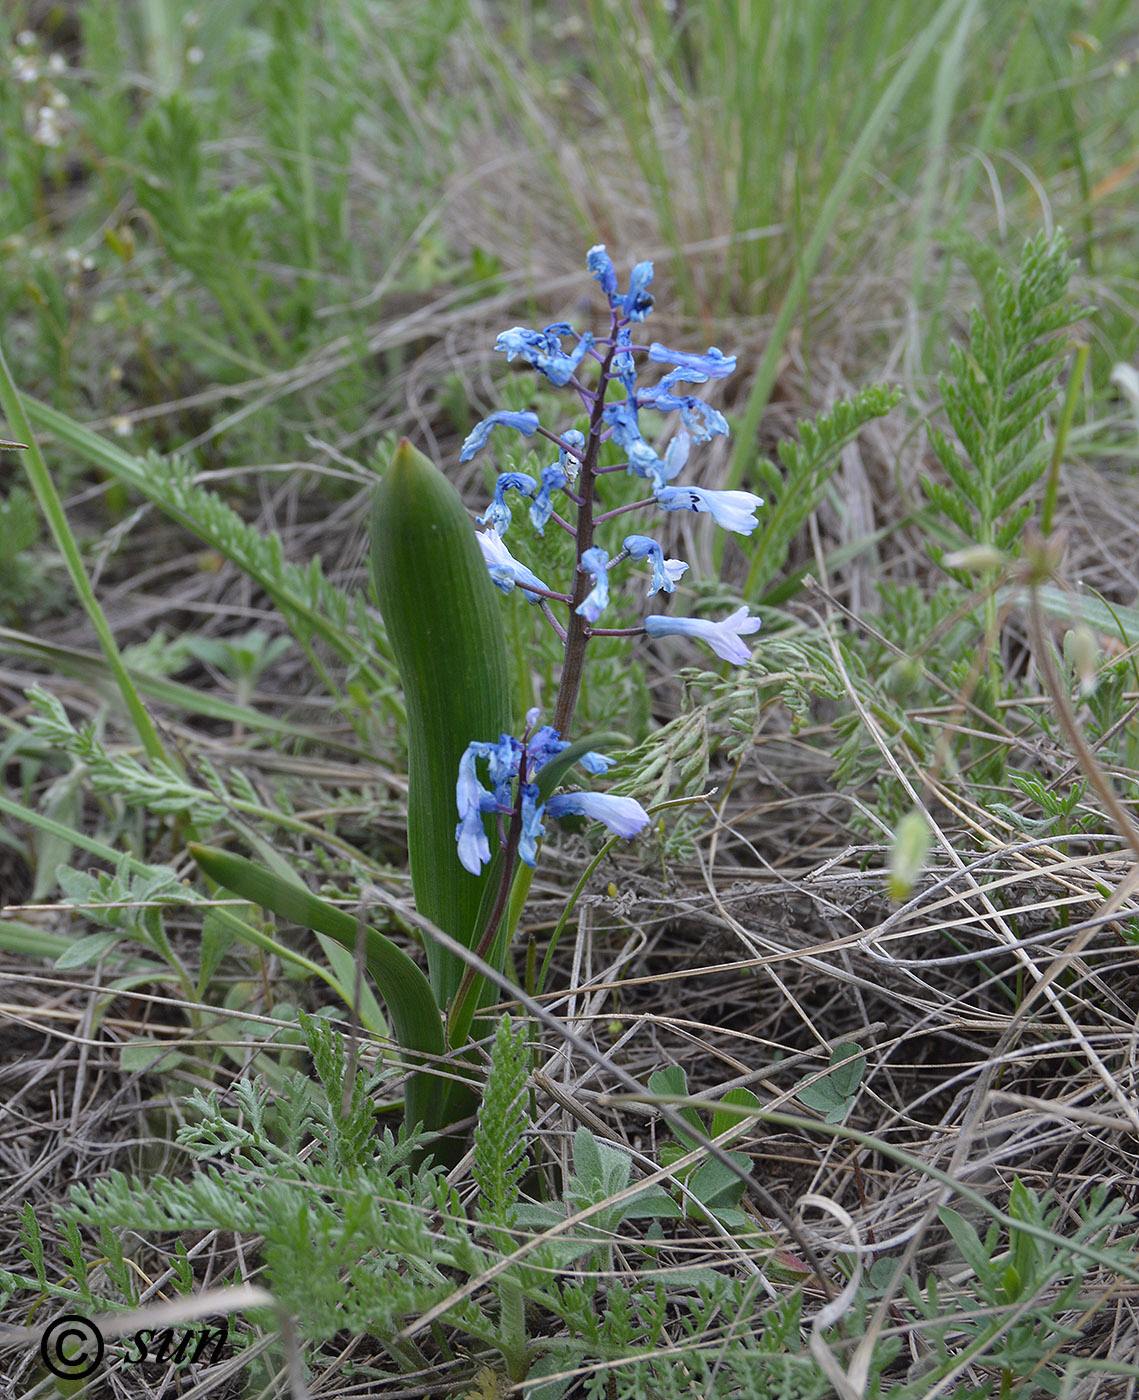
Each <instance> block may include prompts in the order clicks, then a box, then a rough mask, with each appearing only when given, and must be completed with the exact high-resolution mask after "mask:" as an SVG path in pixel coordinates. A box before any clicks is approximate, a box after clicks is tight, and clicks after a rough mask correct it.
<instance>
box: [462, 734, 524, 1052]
mask: <svg viewBox="0 0 1139 1400" xmlns="http://www.w3.org/2000/svg"><path fill="white" fill-rule="evenodd" d="M523 761H525V756H523ZM521 835H522V782H521V779H519V783H518V796H517V799H516V801H515V804H514V811H513V812H512V813H511V814H510V829H509V830H508V831H507V833H506V846H505V859H504V860H503V864H502V879H501V880H500V881H499V885H498V894H497V895H496V896H495V899H494V908H493V909H492V910H491V911H490V918H489V919H488V920H487V924H486V928H484V929H483V931H482V936H481V937H480V938H479V941H478V943H477V944H476V945H475V953H476V954H477V956H478V957H480V958H483V959H485V958H486V956H487V955H488V953H489V952H490V950H491V945H492V944H493V943H494V935H495V934H496V933H497V932H498V926H499V924H500V923H501V922H502V916H503V914H505V912H506V901H507V899H509V897H510V885H511V882H512V881H513V879H514V866H515V864H516V863H517V859H518V841H519V838H520V837H521ZM476 976H477V974H476V972H475V970H474V968H473V967H470V966H469V965H468V966H467V967H466V968H465V969H464V971H463V978H462V981H461V982H460V983H459V986H458V990H457V991H456V992H455V996H454V999H453V1000H452V1002H451V1009H450V1011H449V1012H448V1013H447V1024H448V1027H450V1026H452V1025H454V1023H455V1018H456V1016H457V1015H458V1013H459V1011H460V1009H461V1008H462V1005H463V1003H464V1002H465V1001H466V999H467V996H468V995H469V993H470V990H471V984H472V983H473V982H474V980H475V977H476Z"/></svg>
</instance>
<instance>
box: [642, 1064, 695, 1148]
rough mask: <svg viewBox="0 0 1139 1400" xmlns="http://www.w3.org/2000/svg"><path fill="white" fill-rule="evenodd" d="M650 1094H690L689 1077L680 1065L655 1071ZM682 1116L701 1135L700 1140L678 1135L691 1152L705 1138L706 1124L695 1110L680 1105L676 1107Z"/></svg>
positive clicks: (668, 1066) (650, 1084)
mask: <svg viewBox="0 0 1139 1400" xmlns="http://www.w3.org/2000/svg"><path fill="white" fill-rule="evenodd" d="M649 1093H650V1094H661V1095H664V1094H670V1095H681V1094H687V1093H688V1076H687V1075H686V1074H685V1072H684V1070H683V1068H682V1067H681V1066H680V1065H666V1066H665V1068H664V1069H658V1070H654V1071H653V1073H652V1074H650V1075H649ZM674 1107H675V1108H676V1111H677V1112H678V1113H679V1114H680V1116H681V1118H683V1119H684V1121H685V1122H686V1123H688V1124H689V1125H690V1126H691V1127H693V1128H695V1129H696V1131H697V1132H698V1133H699V1134H700V1137H699V1138H692V1137H688V1136H687V1135H686V1134H684V1133H677V1137H679V1138H681V1139H682V1140H683V1142H684V1143H685V1145H686V1150H687V1151H691V1150H692V1149H693V1148H694V1147H699V1146H700V1145H701V1142H702V1140H703V1137H704V1124H703V1123H702V1122H701V1121H700V1115H699V1114H698V1113H697V1112H696V1110H695V1109H694V1108H683V1107H681V1106H680V1105H679V1104H677V1105H674Z"/></svg>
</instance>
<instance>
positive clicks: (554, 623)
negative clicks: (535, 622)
mask: <svg viewBox="0 0 1139 1400" xmlns="http://www.w3.org/2000/svg"><path fill="white" fill-rule="evenodd" d="M565 601H567V602H568V601H569V600H568V599H566V600H565ZM538 606H539V607H540V608H541V609H542V612H543V613H544V614H545V617H546V621H547V622H548V623H549V624H550V626H551V627H552V628H553V629H554V631H555V632H556V633H557V634H558V636H559V637H560V638H561V639H562V642H563V644H564V643H565V640H566V629H565V628H564V627H563V626H562V624H561V623H560V622H559V621H558V619H557V618H556V617H555V616H554V614H553V612H552V611H551V610H550V605H549V603H546V602H542V603H539V604H538Z"/></svg>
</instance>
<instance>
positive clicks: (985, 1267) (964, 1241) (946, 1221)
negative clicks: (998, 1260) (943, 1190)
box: [937, 1206, 993, 1282]
mask: <svg viewBox="0 0 1139 1400" xmlns="http://www.w3.org/2000/svg"><path fill="white" fill-rule="evenodd" d="M937 1214H938V1217H939V1218H940V1220H941V1223H942V1224H943V1225H944V1226H945V1228H946V1229H947V1230H948V1231H949V1233H950V1234H951V1235H952V1236H953V1243H954V1244H955V1245H956V1246H957V1248H958V1249H959V1250H960V1251H961V1257H962V1258H963V1259H964V1260H965V1262H966V1264H968V1265H969V1267H970V1268H971V1269H972V1270H973V1272H974V1273H975V1274H976V1275H977V1278H978V1279H979V1280H980V1281H981V1282H985V1281H986V1280H988V1279H990V1278H991V1276H992V1274H993V1262H992V1259H991V1258H990V1257H989V1253H988V1251H987V1250H986V1248H985V1246H984V1245H983V1244H982V1243H981V1237H980V1235H978V1234H977V1232H976V1230H974V1228H973V1227H972V1225H970V1224H969V1222H968V1221H967V1220H966V1219H965V1217H964V1216H963V1215H961V1214H960V1213H959V1212H958V1211H955V1210H953V1209H951V1208H950V1207H949V1206H940V1207H939V1208H938V1212H937Z"/></svg>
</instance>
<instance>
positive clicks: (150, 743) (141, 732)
mask: <svg viewBox="0 0 1139 1400" xmlns="http://www.w3.org/2000/svg"><path fill="white" fill-rule="evenodd" d="M0 404H2V405H3V408H4V413H5V415H6V416H7V419H8V422H9V423H10V424H11V426H12V429H13V431H14V432H15V433H16V434H17V435H18V436H19V437H20V439H21V441H25V442H26V443H27V445H28V446H27V452H26V453H24V454H22V455H23V460H24V466H25V467H26V468H27V473H28V480H29V481H30V482H31V486H32V491H33V492H34V494H35V497H36V500H37V502H38V503H39V507H40V510H41V511H42V512H43V515H44V519H45V520H46V521H47V524H48V529H49V530H50V531H51V533H52V538H53V539H54V540H55V543H56V546H57V548H58V549H59V552H60V554H61V555H62V556H63V562H64V564H65V566H66V568H67V572H68V574H69V575H70V577H71V585H72V587H73V588H74V589H75V592H76V595H77V597H78V598H79V601H80V603H81V604H82V606H83V611H84V612H85V613H86V614H87V617H88V619H89V620H90V622H91V626H92V627H93V628H94V629H95V635H96V636H97V637H98V639H99V645H100V646H101V647H102V648H103V654H104V656H106V658H107V666H108V667H109V669H110V672H111V675H112V676H113V677H114V680H115V684H116V686H117V687H118V690H119V694H120V695H121V696H122V698H123V702H124V703H125V705H126V707H127V712H128V713H129V715H130V717H131V723H132V724H133V725H134V728H135V733H136V734H137V735H138V737H139V740H140V742H141V743H142V746H143V748H144V749H145V750H146V753H147V757H148V758H150V759H152V760H158V761H159V762H163V763H167V764H169V765H170V767H172V768H174V769H175V771H177V769H178V766H179V765H178V764H177V762H176V761H175V760H173V759H172V758H171V757H170V756H169V755H168V754H167V753H166V750H165V748H164V747H163V744H162V740H161V739H160V738H159V737H158V731H157V730H156V729H155V727H154V724H153V722H152V721H151V718H150V716H149V715H148V714H147V712H146V707H145V705H143V703H142V700H141V698H140V697H139V693H138V691H137V690H136V688H135V685H134V682H133V681H132V680H131V678H130V676H129V674H128V673H127V668H126V667H125V666H124V665H123V658H122V655H121V653H120V652H119V647H118V643H117V642H116V641H115V634H114V633H113V632H112V631H111V626H110V623H109V622H108V621H107V618H106V615H105V614H104V612H103V609H102V608H101V607H100V606H99V600H98V599H97V598H96V597H95V590H94V589H93V588H92V587H91V580H90V579H89V578H88V577H87V570H86V569H85V568H84V567H83V559H82V556H81V555H80V553H79V546H78V545H77V544H76V543H75V536H74V535H73V534H72V533H71V527H70V525H69V524H68V523H67V514H66V512H65V511H64V509H63V502H62V501H61V500H60V499H59V492H58V491H57V490H56V489H55V482H54V481H52V479H51V473H50V472H49V471H48V469H47V463H46V462H45V461H44V458H43V453H42V452H41V451H40V449H39V444H38V443H37V442H36V439H35V435H34V434H33V432H32V425H31V423H30V422H29V421H28V416H27V414H26V413H25V412H24V405H23V401H22V399H21V397H20V392H19V390H18V389H17V388H16V384H15V381H14V380H13V378H12V375H11V373H10V371H9V369H8V362H7V360H5V358H4V351H3V349H2V348H0Z"/></svg>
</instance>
